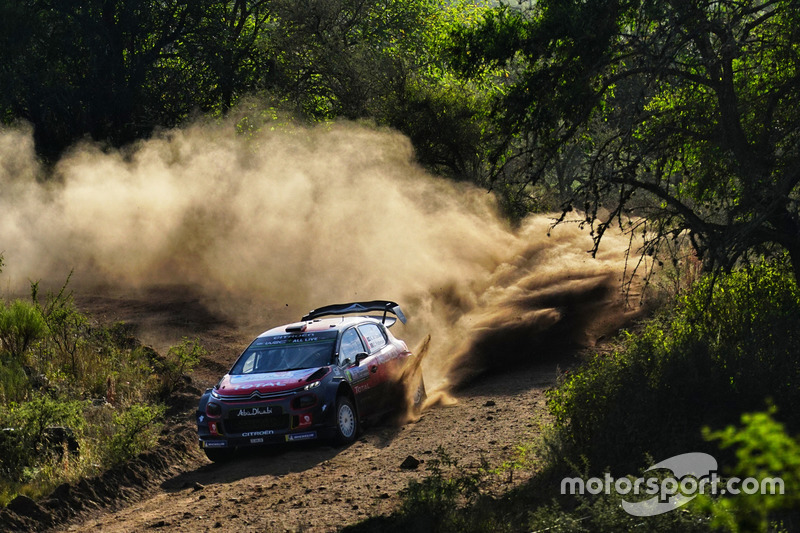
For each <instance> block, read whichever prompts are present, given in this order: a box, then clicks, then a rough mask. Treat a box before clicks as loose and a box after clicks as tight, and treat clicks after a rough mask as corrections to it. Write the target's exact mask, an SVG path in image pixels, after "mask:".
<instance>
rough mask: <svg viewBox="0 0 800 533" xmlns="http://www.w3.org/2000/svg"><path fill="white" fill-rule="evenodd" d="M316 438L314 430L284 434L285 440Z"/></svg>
mask: <svg viewBox="0 0 800 533" xmlns="http://www.w3.org/2000/svg"><path fill="white" fill-rule="evenodd" d="M316 438H317V432H316V431H308V432H306V433H295V434H294V435H286V441H287V442H289V441H296V440H311V439H316Z"/></svg>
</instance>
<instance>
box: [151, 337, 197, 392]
mask: <svg viewBox="0 0 800 533" xmlns="http://www.w3.org/2000/svg"><path fill="white" fill-rule="evenodd" d="M207 354H208V352H207V351H206V349H205V348H203V346H202V345H201V344H200V341H199V340H197V339H195V340H189V339H187V338H185V337H184V339H183V340H182V341H181V343H180V344H177V345H175V346H172V347H170V349H169V350H168V351H167V355H166V357H164V361H163V362H162V370H161V379H162V388H161V393H162V395H164V396H169V395H170V394H171V393H172V392H174V391H175V390H176V389H177V388H178V385H179V384H180V383H181V381H182V380H183V378H184V375H185V374H187V373H189V372H191V370H192V369H193V368H194V366H195V365H196V364H197V363H199V362H200V358H201V357H204V356H206V355H207Z"/></svg>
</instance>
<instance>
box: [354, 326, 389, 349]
mask: <svg viewBox="0 0 800 533" xmlns="http://www.w3.org/2000/svg"><path fill="white" fill-rule="evenodd" d="M358 329H359V331H361V334H362V335H363V336H364V339H366V341H367V347H368V348H369V353H375V352H376V351H378V350H380V349H381V348H383V347H384V346H386V337H385V336H384V334H383V331H382V330H381V327H380V326H379V325H378V324H362V325H361V326H358Z"/></svg>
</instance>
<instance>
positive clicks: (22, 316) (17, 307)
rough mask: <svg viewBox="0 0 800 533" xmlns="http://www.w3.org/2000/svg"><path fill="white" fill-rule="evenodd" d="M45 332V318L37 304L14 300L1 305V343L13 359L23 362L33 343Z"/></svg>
mask: <svg viewBox="0 0 800 533" xmlns="http://www.w3.org/2000/svg"><path fill="white" fill-rule="evenodd" d="M45 332H46V325H45V322H44V318H43V317H42V314H41V313H40V312H39V309H38V308H37V307H36V306H35V305H33V304H30V303H27V302H23V301H22V300H14V302H12V303H11V305H6V304H5V303H3V304H2V305H1V306H0V345H1V346H2V348H3V350H4V351H6V352H8V354H9V355H10V357H11V359H12V360H14V361H20V362H22V357H23V355H24V354H25V352H26V351H27V350H28V348H29V347H30V346H31V344H32V343H33V342H34V341H36V340H37V339H39V338H41V337H42V336H43V335H44V334H45Z"/></svg>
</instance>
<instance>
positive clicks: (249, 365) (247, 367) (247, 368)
mask: <svg viewBox="0 0 800 533" xmlns="http://www.w3.org/2000/svg"><path fill="white" fill-rule="evenodd" d="M255 364H256V352H250V353H249V354H248V355H247V359H245V360H244V366H243V367H242V374H250V373H251V372H252V371H253V368H254V367H255Z"/></svg>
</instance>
